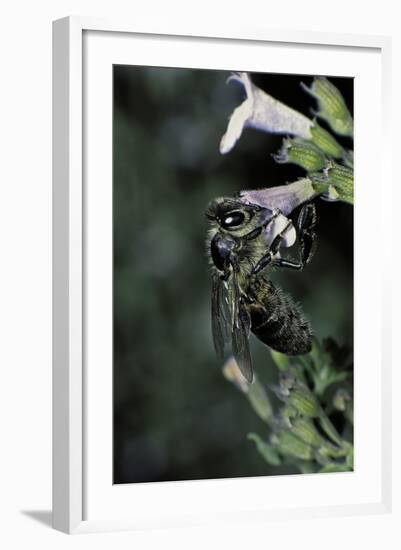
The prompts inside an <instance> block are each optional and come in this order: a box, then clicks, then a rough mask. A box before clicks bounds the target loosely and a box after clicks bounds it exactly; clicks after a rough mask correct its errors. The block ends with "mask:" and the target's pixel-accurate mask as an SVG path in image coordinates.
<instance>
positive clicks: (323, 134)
mask: <svg viewBox="0 0 401 550" xmlns="http://www.w3.org/2000/svg"><path fill="white" fill-rule="evenodd" d="M310 133H311V136H312V142H313V143H314V144H315V145H316V146H317V147H318V148H319V149H321V150H322V151H323V152H324V153H326V155H328V156H330V157H332V158H335V159H339V158H341V157H342V156H344V154H345V150H344V148H343V147H342V146H341V145H340V144H339V143H338V141H337V140H336V139H335V138H334V137H333V136H332V135H331V134H330V133H329V132H328V131H327V130H325V129H324V128H322V127H321V126H319V124H318V123H317V122H316V121H315V122H314V124H313V126H312V128H311V130H310Z"/></svg>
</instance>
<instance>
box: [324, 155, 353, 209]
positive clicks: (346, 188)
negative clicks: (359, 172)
mask: <svg viewBox="0 0 401 550" xmlns="http://www.w3.org/2000/svg"><path fill="white" fill-rule="evenodd" d="M326 173H327V177H328V179H329V182H330V184H331V185H332V186H333V187H334V188H335V190H336V191H337V193H338V197H339V199H340V200H342V201H344V202H348V203H350V204H353V202H354V171H353V170H352V169H351V168H348V167H347V166H342V165H340V164H337V163H336V162H333V161H332V162H330V164H329V165H328V167H327V168H326Z"/></svg>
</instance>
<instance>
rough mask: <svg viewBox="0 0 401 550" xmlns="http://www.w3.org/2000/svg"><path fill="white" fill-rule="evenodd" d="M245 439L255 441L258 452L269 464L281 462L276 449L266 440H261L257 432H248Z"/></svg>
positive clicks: (277, 464) (275, 464)
mask: <svg viewBox="0 0 401 550" xmlns="http://www.w3.org/2000/svg"><path fill="white" fill-rule="evenodd" d="M247 439H249V440H250V441H253V442H254V443H255V445H256V448H257V450H258V452H259V453H260V454H261V455H262V456H263V458H264V459H265V460H266V462H267V463H268V464H271V465H272V466H279V465H280V464H281V459H280V456H279V454H278V453H277V451H276V449H275V448H274V447H272V445H270V444H269V443H267V442H266V441H263V439H262V438H261V437H260V436H259V435H258V434H256V433H249V434H248V435H247Z"/></svg>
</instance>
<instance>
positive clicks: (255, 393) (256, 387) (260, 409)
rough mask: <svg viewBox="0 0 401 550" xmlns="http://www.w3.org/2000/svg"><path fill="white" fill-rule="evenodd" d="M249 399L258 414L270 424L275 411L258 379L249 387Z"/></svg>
mask: <svg viewBox="0 0 401 550" xmlns="http://www.w3.org/2000/svg"><path fill="white" fill-rule="evenodd" d="M247 397H248V399H249V402H250V404H251V405H252V408H253V410H254V411H255V412H256V414H257V415H258V416H259V417H260V418H261V419H262V420H264V421H265V422H269V421H270V420H271V418H272V416H273V409H272V406H271V403H270V400H269V398H268V396H267V394H266V392H265V390H264V388H263V386H262V384H261V383H260V382H259V381H258V380H257V379H256V378H255V380H254V382H253V384H251V385H249V386H248V393H247Z"/></svg>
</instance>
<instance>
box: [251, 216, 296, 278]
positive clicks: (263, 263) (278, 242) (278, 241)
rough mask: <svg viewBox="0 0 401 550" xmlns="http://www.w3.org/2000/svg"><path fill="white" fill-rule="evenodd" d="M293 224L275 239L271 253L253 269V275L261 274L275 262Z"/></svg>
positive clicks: (263, 257)
mask: <svg viewBox="0 0 401 550" xmlns="http://www.w3.org/2000/svg"><path fill="white" fill-rule="evenodd" d="M291 225H292V222H288V224H287V225H286V226H285V227H284V229H283V230H282V231H281V232H280V233H279V234H278V235H276V236H275V237H274V239H273V242H272V244H271V245H270V248H269V251H268V252H267V253H266V254H265V255H264V256H262V258H261V259H260V260H259V261H258V263H257V264H256V265H255V267H254V268H253V269H252V274H253V275H255V274H256V273H259V271H262V269H264V268H265V267H267V266H268V265H270V264H271V263H272V262H273V258H274V256H275V255H276V254H277V252H278V251H279V249H280V245H281V241H282V240H283V238H284V236H285V234H286V232H287V231H288V229H289V228H290V227H291ZM276 261H277V260H274V262H273V263H274V265H277V264H276Z"/></svg>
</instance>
